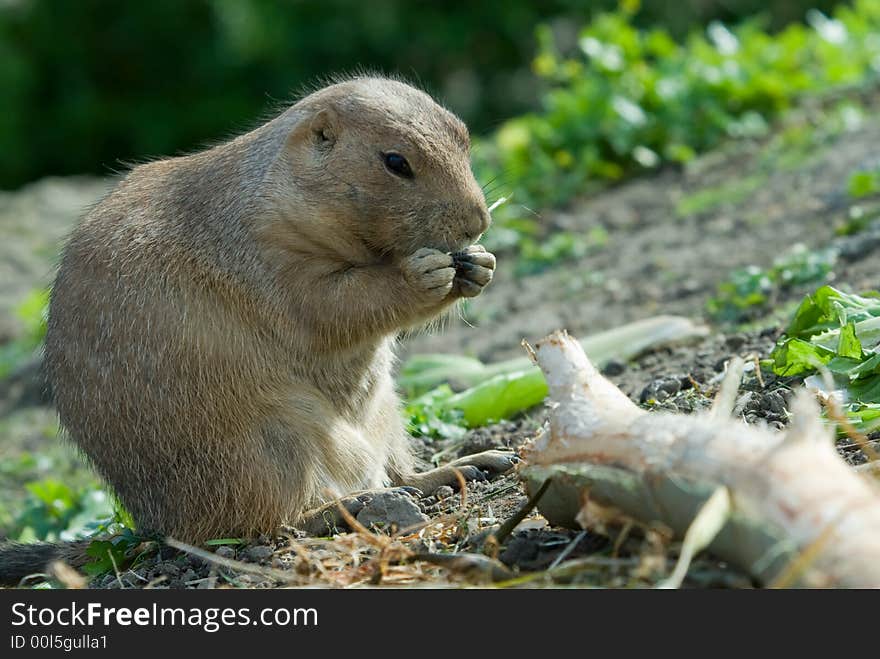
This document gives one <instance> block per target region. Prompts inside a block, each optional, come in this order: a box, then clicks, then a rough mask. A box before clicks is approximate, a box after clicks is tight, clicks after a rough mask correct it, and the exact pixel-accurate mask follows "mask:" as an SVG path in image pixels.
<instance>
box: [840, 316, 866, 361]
mask: <svg viewBox="0 0 880 659" xmlns="http://www.w3.org/2000/svg"><path fill="white" fill-rule="evenodd" d="M837 354H838V355H840V356H841V357H849V358H850V359H861V358H862V344H861V342H860V341H859V338H858V337H857V336H856V324H855V323H853V322H851V321H850V322H848V323H847V324H846V325H844V326H843V327H842V328H841V330H840V339H839V340H838V342H837Z"/></svg>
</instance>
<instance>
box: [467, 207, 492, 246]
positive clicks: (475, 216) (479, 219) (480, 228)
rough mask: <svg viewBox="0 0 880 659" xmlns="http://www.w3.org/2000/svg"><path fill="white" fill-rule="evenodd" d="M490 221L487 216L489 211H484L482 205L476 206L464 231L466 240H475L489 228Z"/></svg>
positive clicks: (484, 208)
mask: <svg viewBox="0 0 880 659" xmlns="http://www.w3.org/2000/svg"><path fill="white" fill-rule="evenodd" d="M491 221H492V218H491V217H490V216H489V211H488V210H487V209H486V206H485V205H482V204H481V205H479V206H477V207H476V208H475V209H474V212H473V213H472V214H471V215H470V217H469V218H468V221H467V227H466V229H465V231H466V233H467V236H468V238H469V239H470V240H475V239H476V238H478V237H479V236H481V235H482V234H483V233H484V232H485V231H486V229H488V228H489V223H490V222H491Z"/></svg>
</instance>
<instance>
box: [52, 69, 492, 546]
mask: <svg viewBox="0 0 880 659" xmlns="http://www.w3.org/2000/svg"><path fill="white" fill-rule="evenodd" d="M386 151H397V152H399V153H401V154H403V155H405V157H406V158H407V159H408V160H409V162H410V164H411V165H412V169H413V171H414V172H415V177H414V178H413V179H412V180H408V179H404V178H400V177H397V176H394V175H393V174H392V173H390V172H389V171H388V170H387V169H386V168H385V165H384V163H383V160H382V157H381V154H382V152H386ZM488 222H489V216H488V212H487V210H486V205H485V202H484V199H483V195H482V191H481V189H480V187H479V185H477V183H476V181H475V180H474V177H473V174H472V173H471V171H470V166H469V155H468V134H467V130H466V128H465V126H464V124H462V122H461V121H459V120H458V119H457V118H456V117H455V116H453V115H452V114H451V113H449V112H448V111H446V110H445V109H443V108H441V107H440V106H439V105H437V104H436V103H435V102H434V101H433V100H431V98H430V97H429V96H427V95H426V94H424V93H423V92H421V91H418V90H416V89H414V88H412V87H410V86H408V85H405V84H403V83H401V82H397V81H394V80H388V79H384V78H375V77H362V78H355V79H352V80H348V81H345V82H341V83H337V84H334V85H331V86H329V87H326V88H324V89H322V90H320V91H318V92H315V93H313V94H311V95H309V96H307V97H306V98H304V99H302V100H301V101H299V102H298V103H296V104H295V105H293V106H292V107H290V108H289V109H288V110H286V111H285V112H283V113H282V114H281V115H280V116H278V117H276V118H275V119H273V120H271V121H269V122H268V123H266V124H264V125H262V126H260V127H259V128H257V129H256V130H254V131H252V132H249V133H247V134H245V135H242V136H240V137H237V138H235V139H233V140H231V141H230V142H227V143H224V144H220V145H218V146H216V147H214V148H212V149H209V150H207V151H204V152H201V153H196V154H193V155H188V156H184V157H178V158H171V159H167V160H161V161H158V162H153V163H149V164H144V165H141V166H138V167H136V168H134V169H133V170H132V171H131V173H129V174H128V176H126V177H125V179H124V180H122V181H121V183H120V184H119V185H118V186H117V187H116V189H115V190H114V191H113V192H112V193H111V194H109V195H108V196H107V197H106V198H105V199H104V200H103V201H102V202H100V203H99V204H98V205H97V206H96V207H95V208H94V209H93V210H92V211H91V212H90V213H89V214H88V215H87V216H86V218H85V219H84V221H83V222H82V224H81V225H80V226H79V227H78V228H77V229H76V231H75V232H74V233H73V235H72V237H71V239H70V241H69V243H68V245H67V247H66V249H65V252H64V256H63V259H62V263H61V266H60V270H59V272H58V276H57V279H56V281H55V285H54V287H53V290H52V298H51V305H50V313H49V326H48V334H47V337H46V365H47V369H48V375H49V378H50V380H51V382H52V386H53V390H54V392H55V400H56V404H57V407H58V411H59V414H60V417H61V421H62V424H63V426H64V428H65V429H66V431H67V432H68V434H69V436H70V438H71V439H72V440H73V441H74V442H75V443H76V444H77V445H78V446H79V447H80V448H81V449H82V451H83V452H84V453H85V454H86V455H87V456H88V457H89V459H90V461H91V462H92V463H93V464H94V466H95V467H96V468H97V470H98V471H99V472H100V473H101V475H102V476H103V477H104V478H105V479H106V480H107V482H108V483H109V484H110V485H111V486H112V488H113V489H114V491H115V492H116V494H117V496H118V497H119V498H120V500H121V501H122V503H123V504H124V505H125V506H126V508H127V509H128V510H129V511H130V512H131V513H132V515H133V516H134V519H135V520H136V522H137V524H138V525H139V527H140V528H141V529H142V530H144V531H150V532H157V533H161V534H166V535H171V536H174V537H176V538H179V539H181V540H185V541H187V542H201V541H204V540H206V539H209V538H212V537H219V536H228V535H241V536H252V535H254V534H257V533H260V532H270V531H272V530H274V529H276V528H277V527H278V526H279V525H281V524H284V523H295V522H296V521H297V520H299V519H300V518H301V516H302V513H303V511H305V510H306V509H308V508H310V507H312V506H316V505H319V504H320V503H322V502H323V501H325V500H326V496H325V493H326V492H328V491H329V492H333V493H337V494H343V493H346V492H350V491H354V490H359V489H365V488H374V487H380V486H383V485H387V484H388V483H389V482H400V483H402V482H406V481H407V477H408V476H409V475H410V474H412V473H413V459H412V457H411V455H410V452H409V448H408V445H407V441H408V437H407V435H406V433H405V430H404V427H403V425H402V422H401V418H400V414H399V401H398V398H397V395H396V393H395V391H394V385H393V381H392V377H391V368H392V362H393V356H392V347H393V344H394V341H395V336H396V335H397V334H398V333H399V332H400V331H401V330H404V329H406V328H410V327H413V326H417V325H420V324H424V323H425V322H426V321H428V320H429V319H431V318H434V317H436V316H437V315H438V314H440V313H441V312H443V311H444V309H447V308H448V307H449V306H450V305H451V304H452V303H453V302H454V301H455V300H456V299H457V298H458V297H460V296H461V295H464V294H473V293H467V292H464V291H463V290H462V289H463V286H462V282H461V281H460V279H458V278H456V279H453V276H454V270H453V269H452V267H451V265H452V264H451V261H450V257H449V256H448V253H449V252H453V251H456V250H460V249H462V248H465V247H466V246H467V245H469V244H470V243H472V242H474V240H476V238H477V237H478V236H479V234H481V233H482V232H483V231H484V230H485V229H486V227H487V226H488ZM486 256H487V257H491V255H486ZM444 259H445V261H444ZM491 261H492V262H491V264H488V262H486V261H484V262H483V264H484V265H485V266H486V267H485V268H484V270H487V271H488V273H489V274H488V277H491V267H493V266H494V259H492V260H491ZM425 264H428V265H427V266H426V265H425ZM478 269H479V267H478ZM484 274H485V273H484ZM487 282H488V278H487V277H485V276H484V277H483V280H481V281H480V282H479V285H480V286H482V285H483V284H485V283H487ZM464 284H467V282H464ZM464 288H467V286H464ZM477 292H478V291H477ZM423 482H424V481H423Z"/></svg>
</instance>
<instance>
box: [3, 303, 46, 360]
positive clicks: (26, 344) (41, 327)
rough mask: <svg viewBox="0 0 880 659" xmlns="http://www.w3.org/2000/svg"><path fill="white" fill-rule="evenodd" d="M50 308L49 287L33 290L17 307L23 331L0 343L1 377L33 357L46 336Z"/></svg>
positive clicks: (16, 311) (16, 314) (16, 312)
mask: <svg viewBox="0 0 880 659" xmlns="http://www.w3.org/2000/svg"><path fill="white" fill-rule="evenodd" d="M48 310H49V289H48V288H40V289H36V290H34V291H31V293H29V294H28V295H27V297H25V298H24V300H22V301H21V303H20V304H19V305H18V306H17V307H16V308H15V316H16V317H17V318H18V319H19V321H20V322H21V324H22V326H23V330H24V331H23V332H22V333H21V335H20V336H18V337H16V338H15V339H13V340H12V341H9V342H8V343H5V344H3V345H0V378H4V377H6V376H7V375H9V373H11V372H12V371H13V370H14V369H15V367H16V366H18V365H19V364H21V363H22V362H23V361H25V360H27V359H28V358H29V357H31V356H32V355H33V354H34V353H35V352H36V351H37V350H38V349H39V347H40V346H41V345H42V344H43V339H44V338H45V337H46V317H47V314H48Z"/></svg>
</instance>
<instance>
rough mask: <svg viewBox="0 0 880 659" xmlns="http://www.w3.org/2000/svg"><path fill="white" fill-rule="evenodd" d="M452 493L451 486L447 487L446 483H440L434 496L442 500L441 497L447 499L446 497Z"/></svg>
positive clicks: (453, 492)
mask: <svg viewBox="0 0 880 659" xmlns="http://www.w3.org/2000/svg"><path fill="white" fill-rule="evenodd" d="M453 494H455V491H454V490H453V489H452V488H451V487H449V486H448V485H441V486H440V487H438V488H437V489H436V490H435V492H434V496H435V497H437V500H438V501H442V500H443V499H447V498H449V497H451V496H452V495H453Z"/></svg>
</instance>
